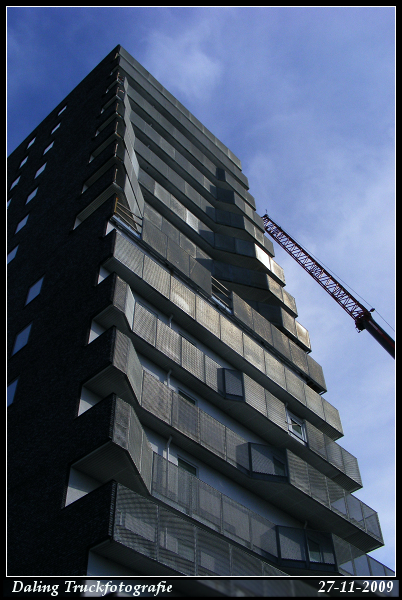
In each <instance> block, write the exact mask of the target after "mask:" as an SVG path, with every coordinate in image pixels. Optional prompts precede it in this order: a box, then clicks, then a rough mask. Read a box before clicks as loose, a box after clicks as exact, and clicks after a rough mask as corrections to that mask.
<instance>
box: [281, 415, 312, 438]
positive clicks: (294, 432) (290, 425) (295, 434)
mask: <svg viewBox="0 0 402 600" xmlns="http://www.w3.org/2000/svg"><path fill="white" fill-rule="evenodd" d="M286 417H287V422H288V430H289V433H290V434H291V435H292V436H293V437H295V438H297V439H298V440H300V441H302V442H306V441H307V437H306V426H305V423H304V419H301V418H300V417H296V415H294V414H293V413H292V412H290V411H289V410H288V409H286ZM293 422H294V423H295V425H296V426H298V427H300V428H301V433H299V432H298V431H297V430H296V429H294V428H293Z"/></svg>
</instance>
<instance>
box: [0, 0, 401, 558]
mask: <svg viewBox="0 0 402 600" xmlns="http://www.w3.org/2000/svg"><path fill="white" fill-rule="evenodd" d="M7 19H8V20H7V25H8V36H7V42H8V70H7V81H8V99H7V110H8V152H12V151H13V150H14V148H16V147H17V146H18V145H19V144H20V143H21V142H22V141H23V140H24V139H25V138H26V136H27V135H28V134H29V133H30V132H31V131H32V129H33V128H34V127H36V126H37V125H38V124H39V123H40V122H41V121H42V120H43V119H44V118H45V117H46V115H47V114H48V113H49V112H50V111H51V110H52V109H53V108H54V107H55V106H56V105H57V104H58V103H59V102H60V101H61V100H62V99H63V98H64V97H65V96H66V95H67V94H68V93H69V92H70V91H71V90H72V89H73V88H74V87H75V86H76V85H77V84H78V83H79V82H80V81H81V80H82V79H83V77H84V76H85V75H87V74H88V72H89V71H90V70H92V69H93V68H94V67H95V66H96V65H97V64H98V62H100V60H102V58H104V56H105V55H106V54H108V53H109V52H110V51H111V50H112V49H113V48H114V46H116V45H117V44H121V45H122V46H123V47H124V48H125V49H126V50H127V51H128V52H129V53H130V54H131V55H132V56H134V58H136V59H137V60H138V61H139V62H140V63H141V64H142V65H143V66H144V67H145V68H146V69H147V70H148V71H149V72H150V73H151V74H152V75H153V76H154V77H156V78H157V79H158V80H159V81H160V82H161V83H162V85H164V86H165V87H166V88H167V89H168V90H169V91H170V92H171V93H172V94H173V95H174V96H176V97H177V98H178V99H179V100H180V101H181V102H182V103H183V104H184V105H185V106H186V107H187V108H188V109H189V110H190V111H191V112H192V113H193V114H194V115H195V116H196V117H197V118H198V119H199V120H200V121H201V122H202V123H203V124H204V125H205V126H206V127H208V129H210V131H212V132H213V133H214V134H215V135H216V136H217V137H218V138H219V139H220V140H221V141H222V142H223V143H224V144H226V145H227V146H228V147H229V148H230V149H231V150H232V151H233V152H234V153H235V154H236V155H237V156H238V157H239V158H240V160H241V161H242V167H243V170H244V173H245V174H246V176H247V177H248V179H249V184H250V192H251V194H252V195H253V196H254V197H255V199H256V204H257V211H258V212H259V214H261V215H262V214H264V212H265V211H266V210H267V211H268V214H269V215H270V216H271V217H272V218H273V219H274V220H276V221H277V222H278V223H279V224H280V225H281V226H282V227H283V228H284V229H285V230H286V231H287V232H288V233H289V234H290V235H292V237H294V238H295V239H296V240H298V241H299V242H300V243H301V244H302V245H303V246H304V247H305V248H306V249H307V250H309V252H311V253H312V254H314V255H315V256H316V257H318V259H319V260H320V261H321V262H322V263H324V264H325V265H326V266H327V267H329V268H330V269H331V270H332V271H333V272H334V273H335V274H337V275H338V277H339V278H341V279H342V280H343V281H345V282H346V283H347V284H348V287H349V288H352V289H353V290H355V292H356V293H357V294H360V295H361V296H362V297H363V298H364V299H365V300H366V303H367V306H368V308H371V307H375V308H376V312H375V313H374V317H375V319H376V320H377V321H378V323H379V324H380V325H381V326H382V327H384V329H386V330H387V331H388V332H389V333H391V335H393V336H394V332H393V331H392V329H391V328H390V327H389V326H388V325H387V324H386V323H384V321H383V320H382V318H380V316H379V315H381V316H382V317H383V318H384V319H386V321H387V322H388V323H389V325H390V326H391V327H394V326H395V325H394V317H395V159H394V148H395V141H394V131H395V119H394V116H395V14H394V8H393V7H385V8H383V7H354V8H353V7H334V8H331V7H328V8H326V7H322V8H315V7H312V8H308V7H278V8H275V7H273V8H272V7H254V8H241V7H223V8H222V7H206V8H202V7H201V8H199V7H187V8H186V7H184V8H183V7H161V8H155V7H139V8H138V7H117V8H111V7H104V8H100V7H50V8H46V7H45V8H40V7H10V8H8V11H7ZM275 249H276V257H277V262H278V263H279V264H280V265H281V266H282V267H283V268H284V270H285V276H286V281H287V288H286V289H287V290H288V291H289V293H290V294H292V295H293V296H295V298H296V303H297V307H298V312H299V317H298V320H299V321H300V323H301V324H302V325H304V326H305V327H307V329H308V330H309V332H310V337H311V343H312V349H313V352H312V357H313V358H314V359H315V360H316V361H317V362H319V363H320V364H321V365H322V366H323V369H324V374H325V378H326V382H327V387H328V392H327V393H326V394H325V398H326V399H327V400H328V401H329V402H330V403H331V404H333V405H334V406H336V407H337V408H338V410H339V411H340V416H341V419H342V423H343V428H344V432H345V436H344V438H342V440H340V443H341V445H343V446H344V447H345V448H346V449H347V450H348V451H350V452H351V453H352V454H354V455H355V456H357V458H358V460H359V466H360V471H361V475H362V479H363V485H364V487H363V489H362V490H359V491H358V492H356V493H355V495H356V496H357V497H358V498H360V499H361V500H362V501H363V502H366V503H367V504H368V505H369V506H370V507H372V508H374V509H375V510H377V511H378V513H379V517H380V522H381V527H382V531H383V535H384V539H385V542H386V546H385V548H382V549H379V550H377V551H375V552H373V553H372V556H374V557H375V558H377V560H379V561H381V562H383V563H384V564H386V565H387V566H389V567H391V568H394V566H395V561H394V543H395V515H394V510H395V461H394V458H395V447H394V432H395V417H394V410H395V390H394V382H395V374H394V368H395V363H394V361H393V360H392V358H391V357H390V356H389V355H388V354H387V353H386V352H385V350H384V349H383V348H381V346H379V344H377V342H376V341H375V340H374V339H373V338H371V336H370V335H369V334H368V333H367V332H362V333H359V334H358V333H357V332H356V330H355V327H354V323H353V320H352V319H351V317H349V316H348V315H347V314H346V313H345V312H344V311H343V310H342V308H341V307H339V306H338V305H337V304H336V303H335V301H334V300H333V299H332V298H331V297H330V296H329V295H327V294H326V293H325V291H324V290H322V288H321V287H320V286H319V285H318V284H317V283H316V282H315V281H314V280H313V279H312V278H311V277H310V276H309V275H308V274H307V273H305V271H303V269H302V268H301V267H299V265H297V264H296V263H295V262H294V261H293V259H292V258H291V257H289V256H288V255H287V254H285V253H284V252H283V251H281V249H280V248H278V246H277V245H275Z"/></svg>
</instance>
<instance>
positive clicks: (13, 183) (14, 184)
mask: <svg viewBox="0 0 402 600" xmlns="http://www.w3.org/2000/svg"><path fill="white" fill-rule="evenodd" d="M20 179H21V176H20V177H17V179H15V180H14V181H13V182H12V184H11V187H10V190H12V189H13V187H15V186H16V185H17V183H18V182H19V180H20Z"/></svg>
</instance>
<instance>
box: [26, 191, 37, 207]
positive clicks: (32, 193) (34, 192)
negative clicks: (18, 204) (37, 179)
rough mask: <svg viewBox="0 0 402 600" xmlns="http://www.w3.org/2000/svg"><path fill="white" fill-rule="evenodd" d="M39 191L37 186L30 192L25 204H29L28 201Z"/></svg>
mask: <svg viewBox="0 0 402 600" xmlns="http://www.w3.org/2000/svg"><path fill="white" fill-rule="evenodd" d="M37 191H38V188H35V189H34V191H33V192H31V193H30V194H29V196H28V198H27V201H26V202H25V204H28V202H30V201H31V200H32V198H34V197H35V196H36V192H37Z"/></svg>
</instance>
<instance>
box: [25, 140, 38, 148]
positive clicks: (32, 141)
mask: <svg viewBox="0 0 402 600" xmlns="http://www.w3.org/2000/svg"><path fill="white" fill-rule="evenodd" d="M35 140H36V138H32V140H31V141H30V142H29V144H28V146H27V149H28V148H30V147H31V146H32V144H33V143H34V141H35Z"/></svg>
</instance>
